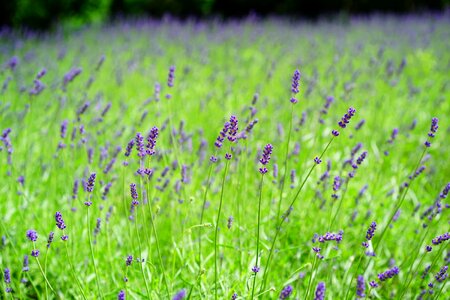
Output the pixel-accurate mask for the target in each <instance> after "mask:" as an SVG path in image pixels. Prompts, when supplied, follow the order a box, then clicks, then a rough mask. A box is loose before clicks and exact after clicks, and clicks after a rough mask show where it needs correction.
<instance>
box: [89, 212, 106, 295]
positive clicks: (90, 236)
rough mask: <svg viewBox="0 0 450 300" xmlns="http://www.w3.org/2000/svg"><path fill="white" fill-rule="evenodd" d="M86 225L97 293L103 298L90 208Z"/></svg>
mask: <svg viewBox="0 0 450 300" xmlns="http://www.w3.org/2000/svg"><path fill="white" fill-rule="evenodd" d="M86 223H87V227H88V237H89V248H90V252H91V258H92V264H93V265H94V272H95V281H96V282H97V291H98V295H99V297H100V298H103V295H102V292H101V289H100V280H99V276H98V271H97V265H96V264H95V256H94V247H93V246H92V235H91V222H89V206H88V207H87V209H86Z"/></svg>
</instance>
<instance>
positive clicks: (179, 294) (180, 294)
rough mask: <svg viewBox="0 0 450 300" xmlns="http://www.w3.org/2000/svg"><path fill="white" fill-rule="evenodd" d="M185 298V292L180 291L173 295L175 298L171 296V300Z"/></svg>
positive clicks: (183, 290)
mask: <svg viewBox="0 0 450 300" xmlns="http://www.w3.org/2000/svg"><path fill="white" fill-rule="evenodd" d="M185 297H186V290H185V289H182V290H181V291H179V292H178V293H176V294H175V296H173V298H172V299H173V300H181V299H184V298H185Z"/></svg>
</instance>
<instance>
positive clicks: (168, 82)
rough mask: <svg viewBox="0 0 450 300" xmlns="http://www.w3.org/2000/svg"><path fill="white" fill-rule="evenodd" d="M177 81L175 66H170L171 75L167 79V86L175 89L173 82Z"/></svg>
mask: <svg viewBox="0 0 450 300" xmlns="http://www.w3.org/2000/svg"><path fill="white" fill-rule="evenodd" d="M174 79H175V66H170V68H169V75H168V78H167V86H168V87H173V80H174Z"/></svg>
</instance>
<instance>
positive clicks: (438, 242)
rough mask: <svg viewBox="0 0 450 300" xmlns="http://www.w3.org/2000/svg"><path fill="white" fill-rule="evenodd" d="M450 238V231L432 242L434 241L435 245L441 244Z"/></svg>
mask: <svg viewBox="0 0 450 300" xmlns="http://www.w3.org/2000/svg"><path fill="white" fill-rule="evenodd" d="M449 239H450V232H446V233H444V234H441V235H439V236H437V237H435V238H434V239H433V240H432V241H431V242H432V243H433V245H439V244H441V243H442V242H445V241H447V240H449Z"/></svg>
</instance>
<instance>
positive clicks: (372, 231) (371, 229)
mask: <svg viewBox="0 0 450 300" xmlns="http://www.w3.org/2000/svg"><path fill="white" fill-rule="evenodd" d="M376 229H377V223H375V222H372V224H370V227H369V229H367V234H366V240H367V241H370V240H371V239H372V238H373V236H374V235H375V230H376Z"/></svg>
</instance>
